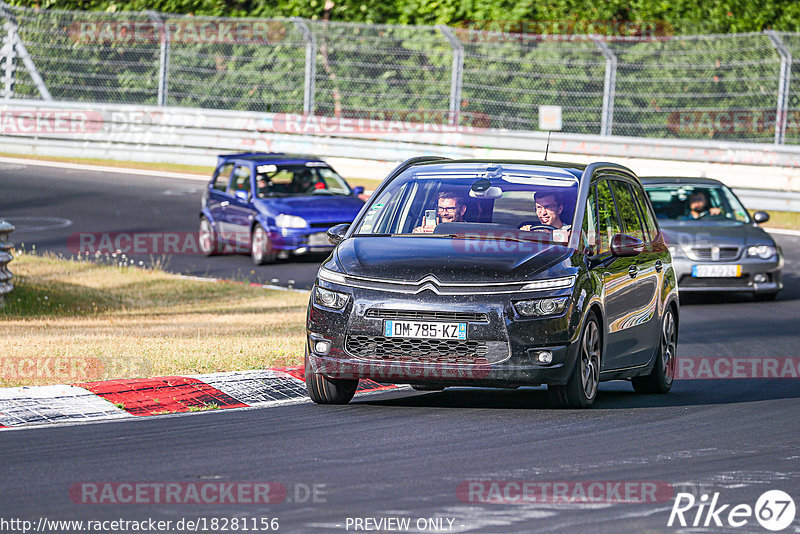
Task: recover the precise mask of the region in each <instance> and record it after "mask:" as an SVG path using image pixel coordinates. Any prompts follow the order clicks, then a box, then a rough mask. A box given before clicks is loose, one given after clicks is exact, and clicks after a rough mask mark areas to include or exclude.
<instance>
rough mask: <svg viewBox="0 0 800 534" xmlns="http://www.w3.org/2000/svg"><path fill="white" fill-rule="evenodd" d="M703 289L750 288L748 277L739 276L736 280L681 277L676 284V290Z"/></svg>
mask: <svg viewBox="0 0 800 534" xmlns="http://www.w3.org/2000/svg"><path fill="white" fill-rule="evenodd" d="M681 287H684V288H695V287H697V288H703V287H729V288H731V289H736V288H748V287H751V286H750V277H749V276H748V275H743V276H739V277H737V278H694V277H692V276H688V275H687V276H683V277H681V279H680V282H679V283H678V288H681Z"/></svg>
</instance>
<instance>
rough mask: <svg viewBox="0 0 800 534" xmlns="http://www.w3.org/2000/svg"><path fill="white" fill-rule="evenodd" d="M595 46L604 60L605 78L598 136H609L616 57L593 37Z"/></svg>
mask: <svg viewBox="0 0 800 534" xmlns="http://www.w3.org/2000/svg"><path fill="white" fill-rule="evenodd" d="M592 40H593V41H594V44H595V46H597V48H598V50H600V52H601V53H602V54H603V57H605V58H606V76H605V80H604V81H603V111H602V115H601V117H600V135H611V127H612V126H613V124H614V97H615V96H616V93H617V56H616V55H614V52H613V51H612V50H611V47H610V46H608V43H607V42H605V41H603V40H602V38H600V37H593V38H592Z"/></svg>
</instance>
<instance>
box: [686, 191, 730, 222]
mask: <svg viewBox="0 0 800 534" xmlns="http://www.w3.org/2000/svg"><path fill="white" fill-rule="evenodd" d="M720 213H722V209H720V208H711V207H709V202H708V195H707V194H706V192H705V191H703V190H702V189H695V190H694V191H692V196H690V197H689V217H691V218H692V219H702V218H703V217H705V216H706V215H719V214H720Z"/></svg>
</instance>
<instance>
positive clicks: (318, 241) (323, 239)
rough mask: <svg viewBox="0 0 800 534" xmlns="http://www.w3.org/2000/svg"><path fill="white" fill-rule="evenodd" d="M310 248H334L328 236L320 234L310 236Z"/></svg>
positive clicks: (323, 233)
mask: <svg viewBox="0 0 800 534" xmlns="http://www.w3.org/2000/svg"><path fill="white" fill-rule="evenodd" d="M308 246H309V247H332V246H333V245H331V242H330V241H328V234H326V233H325V232H319V233H316V234H311V235H309V236H308Z"/></svg>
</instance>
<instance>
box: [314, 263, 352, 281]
mask: <svg viewBox="0 0 800 534" xmlns="http://www.w3.org/2000/svg"><path fill="white" fill-rule="evenodd" d="M317 276H318V277H319V279H320V280H325V281H326V282H333V283H334V284H346V283H347V279H346V278H345V277H344V275H343V274H341V273H337V272H335V271H331V270H330V269H326V268H325V267H321V268H320V270H319V273H317Z"/></svg>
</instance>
